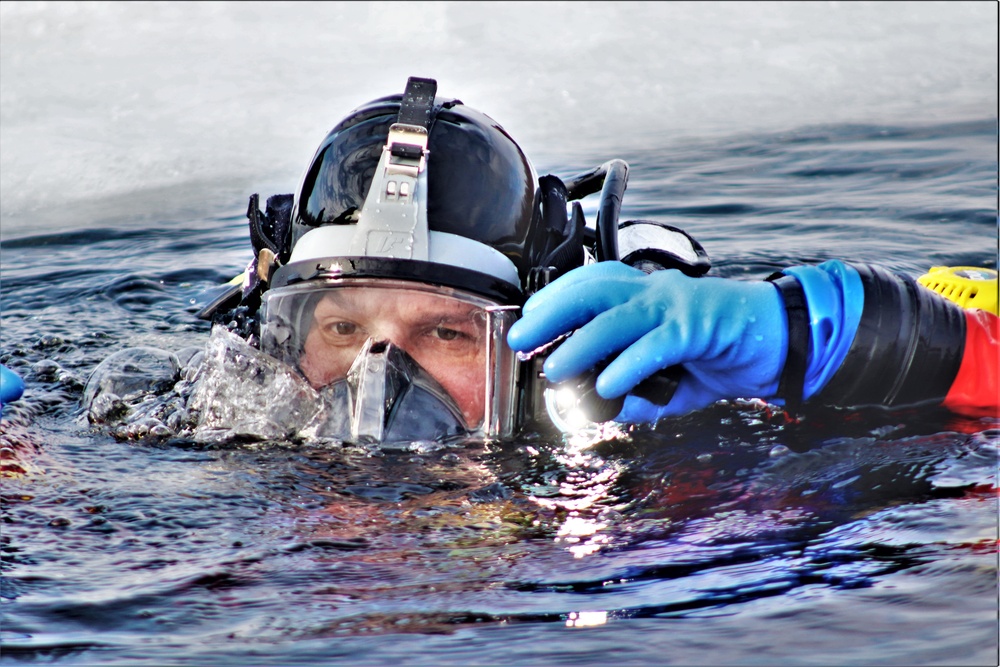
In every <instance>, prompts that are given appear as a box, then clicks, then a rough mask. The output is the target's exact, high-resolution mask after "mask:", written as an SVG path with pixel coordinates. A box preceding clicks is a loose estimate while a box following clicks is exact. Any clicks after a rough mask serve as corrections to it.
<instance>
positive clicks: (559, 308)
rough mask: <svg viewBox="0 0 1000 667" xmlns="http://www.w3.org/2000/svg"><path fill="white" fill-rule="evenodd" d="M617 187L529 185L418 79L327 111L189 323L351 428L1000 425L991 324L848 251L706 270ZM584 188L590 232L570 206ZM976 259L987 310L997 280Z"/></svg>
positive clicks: (503, 142) (499, 434)
mask: <svg viewBox="0 0 1000 667" xmlns="http://www.w3.org/2000/svg"><path fill="white" fill-rule="evenodd" d="M627 177H628V165H627V164H625V163H624V162H623V161H621V160H610V161H608V162H606V163H604V164H602V165H600V166H599V167H596V168H595V169H593V170H591V171H589V172H586V173H584V174H580V175H578V176H574V177H572V178H567V179H561V178H558V177H556V176H553V175H546V176H542V177H538V176H537V175H536V173H535V171H534V168H533V167H532V165H531V163H530V162H529V161H528V159H527V157H526V156H525V155H524V153H523V152H522V151H521V149H520V148H519V146H518V145H517V143H515V141H514V140H513V139H512V138H511V137H510V136H509V135H508V134H507V133H506V132H505V131H504V130H503V128H502V127H501V126H500V125H499V124H498V123H496V122H495V121H494V120H493V119H491V118H490V117H488V116H486V115H484V114H482V113H480V112H479V111H476V110H474V109H472V108H470V107H468V106H465V105H464V104H463V103H462V102H460V101H459V100H456V99H450V98H444V97H439V96H438V95H437V83H436V82H435V81H434V80H433V79H422V78H415V77H414V78H410V79H409V81H408V82H407V85H406V88H405V91H404V92H403V94H402V95H399V94H396V95H390V96H387V97H383V98H380V99H377V100H374V101H372V102H369V103H367V104H365V105H363V106H361V107H359V108H357V109H355V110H354V111H353V112H351V113H350V114H349V115H348V116H347V117H346V118H344V119H343V120H341V121H340V122H339V123H338V124H337V125H336V126H335V127H334V128H333V129H332V130H331V131H330V132H329V134H328V135H327V136H326V138H325V139H324V140H323V141H322V143H321V144H320V146H319V148H318V150H317V151H316V153H315V155H314V157H313V159H312V161H311V163H310V165H309V167H308V168H307V169H306V171H305V173H304V176H303V178H302V181H301V183H300V185H299V187H298V189H297V190H296V192H295V193H294V194H289V195H276V196H273V197H271V198H269V199H268V200H267V203H266V207H265V211H264V212H261V211H260V210H259V200H258V198H257V195H254V196H253V197H251V200H250V206H249V210H248V213H247V216H248V218H249V224H250V237H251V243H252V245H253V250H254V258H253V260H252V261H251V263H250V265H249V266H248V268H247V271H246V272H245V273H244V275H243V279H242V281H241V283H240V284H238V285H234V286H231V287H229V288H228V289H226V290H225V291H224V292H223V293H222V294H220V295H219V297H218V298H216V299H215V300H214V301H213V302H212V303H210V304H209V305H207V306H206V307H205V308H204V309H203V310H202V312H201V313H200V316H201V317H203V318H205V319H210V320H212V321H214V322H216V323H220V324H223V323H228V324H229V327H230V328H231V329H234V330H237V331H238V332H239V333H240V334H241V335H242V336H244V337H245V338H247V339H248V340H249V341H251V342H252V344H253V345H254V346H256V347H257V348H258V349H259V350H260V351H261V352H262V353H266V354H267V355H269V356H270V357H272V358H274V359H277V360H279V361H280V362H281V363H283V364H286V365H287V367H288V368H289V369H292V370H293V371H294V372H295V373H296V374H297V375H298V376H300V377H301V378H303V380H304V381H305V382H307V383H308V384H309V386H310V387H311V388H312V390H314V391H316V392H317V396H318V397H319V398H320V400H322V401H323V402H324V403H325V405H326V406H327V407H328V410H327V415H328V418H327V420H326V425H325V431H324V432H325V433H326V434H327V435H332V436H336V437H342V438H344V439H348V440H366V441H376V442H380V441H387V440H391V439H397V440H398V439H406V440H417V439H439V438H446V437H452V436H460V435H463V434H464V435H467V434H477V435H482V436H485V437H488V438H505V437H509V436H511V435H513V434H515V433H516V432H518V431H519V430H520V429H522V428H524V427H525V426H526V425H529V424H530V425H542V424H546V423H551V424H555V425H556V426H558V427H560V428H571V427H572V423H573V421H572V420H570V419H569V418H568V415H569V414H570V413H573V414H583V415H584V417H585V419H584V421H586V422H590V423H600V422H606V421H612V420H613V421H619V422H626V423H655V422H656V421H657V420H658V419H661V418H663V417H668V416H673V415H680V414H684V413H687V412H690V411H693V410H697V409H700V408H703V407H706V406H708V405H710V404H712V403H714V402H716V401H718V400H721V399H735V398H741V397H742V398H759V399H764V400H767V401H771V402H774V403H777V404H779V405H784V406H785V407H786V408H787V409H788V410H790V411H797V410H799V409H801V407H802V405H803V404H804V403H807V402H808V403H819V404H827V405H837V406H861V405H879V406H886V407H898V406H906V405H916V404H941V405H944V406H947V407H948V408H950V409H952V410H954V411H957V412H962V413H969V414H976V415H993V416H996V415H997V410H998V380H997V375H998V355H1000V325H998V318H997V316H996V314H995V313H989V312H986V310H982V309H978V310H976V309H969V310H967V309H963V308H962V307H961V306H959V305H956V303H953V302H951V301H949V300H948V299H946V298H942V297H941V296H939V295H938V294H936V293H935V292H934V291H932V290H931V289H927V288H926V287H924V286H922V285H918V284H917V282H915V281H914V280H912V279H910V278H909V277H906V276H898V275H893V274H891V273H889V272H887V271H885V270H883V269H881V268H879V267H876V266H867V265H852V264H849V263H845V262H840V261H830V262H825V263H823V264H820V265H818V266H800V267H792V268H788V269H786V270H784V271H782V272H781V273H780V274H777V275H774V276H771V277H770V278H769V279H767V280H764V281H759V282H751V281H743V280H732V279H723V278H716V277H710V276H706V275H705V274H706V273H707V272H708V270H709V269H710V261H709V258H708V256H707V254H706V253H705V251H704V249H703V248H702V247H701V245H700V244H699V243H698V242H697V241H696V240H694V239H693V238H691V237H690V236H689V235H688V234H687V233H685V232H684V231H682V230H679V229H676V228H674V227H671V226H669V225H665V224H662V223H659V222H655V221H649V220H632V221H624V222H619V220H618V217H619V211H620V208H621V199H622V195H623V193H624V190H625V185H626V182H627ZM597 193H600V203H599V210H598V214H597V220H596V224H595V225H594V226H593V227H591V226H588V225H587V222H586V220H585V218H584V214H583V209H582V207H581V205H580V202H579V200H580V199H582V198H583V197H586V196H588V195H591V194H597ZM976 271H980V272H981V273H982V274H985V275H986V280H985V281H983V285H982V293H983V295H984V297H985V298H988V295H989V293H990V292H991V287H992V295H993V296H992V299H993V301H992V304H987V306H986V307H987V308H992V309H993V310H994V311H995V309H996V272H991V271H990V270H988V269H976ZM567 394H568V395H569V396H570V398H569V399H566V398H565V397H566V395H567ZM567 401H568V402H567Z"/></svg>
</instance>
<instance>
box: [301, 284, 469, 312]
mask: <svg viewBox="0 0 1000 667" xmlns="http://www.w3.org/2000/svg"><path fill="white" fill-rule="evenodd" d="M479 312H482V308H480V307H478V306H476V305H475V304H472V303H468V302H466V301H462V300H460V299H456V298H454V297H450V296H444V295H441V294H430V293H428V292H421V291H418V290H406V289H393V288H381V287H339V288H334V289H331V290H329V292H328V293H327V294H325V295H324V296H323V298H322V299H320V301H319V303H318V304H317V305H316V315H317V316H323V315H326V314H330V315H334V314H353V315H357V316H383V315H388V316H396V317H400V318H404V319H409V318H412V317H415V316H421V317H424V316H429V315H436V316H447V317H468V316H470V315H472V314H475V313H479Z"/></svg>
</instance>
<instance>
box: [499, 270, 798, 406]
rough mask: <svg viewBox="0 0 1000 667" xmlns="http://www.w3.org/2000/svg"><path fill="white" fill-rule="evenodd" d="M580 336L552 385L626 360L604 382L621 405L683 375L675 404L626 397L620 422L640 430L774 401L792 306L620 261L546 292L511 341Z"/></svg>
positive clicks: (766, 290) (553, 358)
mask: <svg viewBox="0 0 1000 667" xmlns="http://www.w3.org/2000/svg"><path fill="white" fill-rule="evenodd" d="M574 329H578V330H577V331H576V332H575V333H573V335H572V336H571V337H570V338H568V339H567V340H566V341H565V342H563V343H561V344H560V345H559V347H557V348H556V350H555V351H554V352H552V353H551V354H550V355H549V357H548V359H546V361H545V363H544V366H543V370H544V371H545V375H546V377H547V378H548V379H549V380H550V381H552V382H562V381H565V380H569V379H572V378H574V377H576V376H578V375H580V374H581V373H584V372H585V371H588V370H590V369H592V368H594V367H595V366H596V365H597V364H599V363H601V362H602V361H604V360H606V359H608V358H609V357H612V356H614V355H617V356H614V360H613V361H611V363H610V364H609V365H608V366H607V368H605V369H604V371H603V372H602V373H601V374H600V375H599V376H598V378H597V384H596V389H597V393H598V394H599V395H600V396H601V397H603V398H606V399H611V398H616V397H620V396H623V395H627V394H628V393H629V392H630V391H631V390H632V389H633V388H634V387H635V386H636V385H637V384H639V383H640V382H641V381H642V380H644V379H646V378H647V377H649V376H651V375H653V374H655V373H657V372H658V371H660V370H662V369H665V368H668V367H671V366H676V365H681V366H682V367H683V369H684V371H685V372H684V373H682V376H681V380H680V383H679V384H678V386H677V390H676V392H675V393H674V395H673V398H672V399H671V400H670V401H669V403H667V405H657V404H656V403H655V402H651V401H649V400H646V399H644V398H640V397H638V396H634V395H628V396H626V399H625V404H624V407H623V409H622V411H621V413H620V414H619V415H618V417H616V421H623V422H632V423H638V422H651V421H655V420H657V419H659V418H661V417H668V416H675V415H680V414H684V413H687V412H690V411H692V410H696V409H699V408H703V407H705V406H707V405H710V404H712V403H714V402H715V401H718V400H720V399H731V398H740V397H744V398H768V397H773V396H774V395H775V394H776V392H777V389H778V380H779V378H780V375H781V370H782V368H783V366H784V363H785V356H786V354H787V348H788V325H787V320H786V315H785V307H784V302H783V301H782V298H781V295H780V293H779V292H778V289H777V288H776V287H775V286H774V285H772V284H770V283H767V282H745V281H738V280H728V279H723V278H690V277H688V276H685V275H684V274H683V273H681V272H680V271H677V270H667V271H656V272H654V273H652V274H646V273H643V272H642V271H640V270H638V269H635V268H632V267H630V266H627V265H625V264H622V263H620V262H599V263H597V264H591V265H588V266H583V267H580V268H578V269H574V270H573V271H570V272H569V273H567V274H566V275H564V276H562V277H560V278H559V279H558V280H556V281H554V282H553V283H552V284H550V285H548V286H546V287H545V288H543V289H542V290H540V291H539V292H538V293H537V294H535V295H534V296H532V297H531V298H530V299H529V300H528V301H527V303H526V304H525V306H524V315H523V317H522V318H521V319H520V320H518V321H517V322H516V323H515V324H514V325H513V327H511V330H510V333H509V335H508V337H507V341H508V344H509V345H510V346H511V348H513V349H514V350H515V351H519V352H529V351H532V350H535V349H537V348H539V347H541V346H542V345H545V344H548V343H549V342H551V341H553V340H554V339H556V338H557V337H558V336H560V335H562V334H564V333H569V332H571V331H573V330H574Z"/></svg>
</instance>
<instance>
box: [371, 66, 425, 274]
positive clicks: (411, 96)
mask: <svg viewBox="0 0 1000 667" xmlns="http://www.w3.org/2000/svg"><path fill="white" fill-rule="evenodd" d="M436 93H437V82H436V81H434V79H420V78H417V77H410V79H409V80H408V81H407V82H406V90H405V92H404V93H403V99H402V102H401V103H400V108H399V117H398V118H397V120H396V122H395V123H393V125H392V126H391V127H390V128H389V136H388V138H387V140H386V142H385V146H383V147H382V156H381V157H380V158H379V163H378V167H376V169H375V175H374V176H373V177H372V184H371V187H370V188H369V189H368V195H367V197H366V198H365V204H364V207H362V209H361V214H360V215H359V217H358V225H357V229H356V230H355V234H354V238H353V240H352V241H351V254H353V255H358V256H363V257H391V258H395V259H416V260H423V261H427V260H428V257H429V255H430V252H429V251H430V242H429V232H428V228H427V155H428V153H429V151H428V150H427V142H428V137H429V136H430V128H431V124H432V123H433V119H434V118H433V117H434V113H433V111H434V96H435V94H436Z"/></svg>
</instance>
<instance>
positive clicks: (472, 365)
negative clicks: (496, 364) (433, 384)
mask: <svg viewBox="0 0 1000 667" xmlns="http://www.w3.org/2000/svg"><path fill="white" fill-rule="evenodd" d="M424 369H425V370H426V371H427V372H428V373H430V374H431V375H432V376H433V377H434V379H435V380H437V381H438V382H439V383H440V384H441V386H442V387H444V390H445V391H447V392H448V395H449V396H451V397H452V398H453V399H455V403H456V404H458V407H459V409H460V410H461V411H462V414H463V416H464V417H465V423H466V424H468V425H469V426H470V427H474V426H477V425H479V423H480V422H481V421H482V420H483V413H484V412H485V410H486V398H485V394H486V371H485V369H484V367H483V360H482V359H477V360H475V361H470V362H469V363H468V364H465V365H461V366H454V365H448V366H437V367H434V368H432V367H429V366H424Z"/></svg>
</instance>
